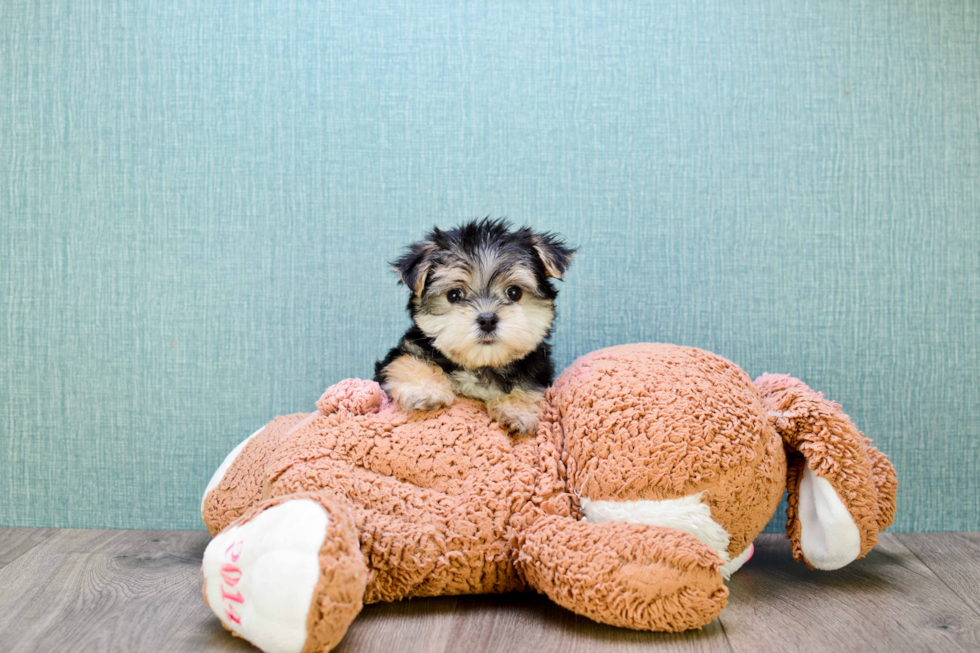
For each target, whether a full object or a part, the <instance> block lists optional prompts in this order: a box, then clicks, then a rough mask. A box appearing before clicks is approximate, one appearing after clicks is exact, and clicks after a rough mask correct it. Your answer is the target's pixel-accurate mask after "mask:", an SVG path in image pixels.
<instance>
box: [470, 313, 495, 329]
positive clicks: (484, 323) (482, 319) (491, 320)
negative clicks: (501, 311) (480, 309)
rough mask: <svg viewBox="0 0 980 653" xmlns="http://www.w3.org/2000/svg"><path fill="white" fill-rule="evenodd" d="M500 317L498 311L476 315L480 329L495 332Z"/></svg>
mask: <svg viewBox="0 0 980 653" xmlns="http://www.w3.org/2000/svg"><path fill="white" fill-rule="evenodd" d="M499 321H500V318H498V317H497V314H496V313H480V314H479V315H478V316H477V317H476V323H477V325H479V327H480V330H481V331H483V332H484V333H493V330H494V329H496V328H497V322H499Z"/></svg>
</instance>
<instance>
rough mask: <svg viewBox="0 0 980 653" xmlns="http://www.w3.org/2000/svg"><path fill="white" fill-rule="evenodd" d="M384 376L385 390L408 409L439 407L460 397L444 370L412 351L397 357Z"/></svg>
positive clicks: (403, 407) (386, 369) (397, 402)
mask: <svg viewBox="0 0 980 653" xmlns="http://www.w3.org/2000/svg"><path fill="white" fill-rule="evenodd" d="M384 376H385V382H384V384H382V387H383V388H384V391H385V392H387V393H388V396H389V397H391V398H392V400H393V401H394V402H395V403H396V404H397V405H398V407H399V408H400V409H402V410H404V411H413V410H436V409H438V408H444V407H446V406H448V405H449V404H451V403H453V401H455V400H456V393H455V392H453V384H452V382H451V381H450V380H449V378H448V377H447V376H446V375H445V374H444V373H443V372H442V370H441V369H440V368H439V367H438V366H436V365H433V364H432V363H427V362H426V361H423V360H420V359H418V358H415V357H414V356H412V355H410V354H405V355H403V356H400V357H398V358H396V359H395V360H393V361H392V362H391V363H390V364H389V365H388V367H386V368H385V370H384Z"/></svg>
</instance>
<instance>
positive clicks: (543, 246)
mask: <svg viewBox="0 0 980 653" xmlns="http://www.w3.org/2000/svg"><path fill="white" fill-rule="evenodd" d="M531 246H532V247H533V248H534V252H535V253H536V254H537V255H538V258H539V259H541V263H543V264H544V271H545V274H547V275H548V276H549V277H554V278H555V279H561V278H562V277H564V276H565V270H567V269H568V266H569V265H570V264H571V262H572V259H573V258H575V252H576V249H575V248H574V247H567V246H566V245H565V241H563V240H562V239H560V238H559V237H558V236H555V235H554V234H552V233H544V234H531Z"/></svg>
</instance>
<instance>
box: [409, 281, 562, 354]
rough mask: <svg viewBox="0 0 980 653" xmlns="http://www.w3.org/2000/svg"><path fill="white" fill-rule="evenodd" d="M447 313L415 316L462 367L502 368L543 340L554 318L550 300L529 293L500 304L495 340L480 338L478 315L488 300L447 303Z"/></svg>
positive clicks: (421, 326)
mask: <svg viewBox="0 0 980 653" xmlns="http://www.w3.org/2000/svg"><path fill="white" fill-rule="evenodd" d="M445 303H446V305H447V306H448V307H450V308H449V309H448V310H446V312H445V313H442V314H434V313H422V312H419V313H417V314H416V316H415V322H416V323H417V324H418V325H419V328H420V329H422V331H423V332H424V333H425V335H427V336H429V337H430V338H432V339H433V340H434V344H435V346H436V348H437V349H439V351H441V352H443V353H444V354H445V355H446V357H447V358H449V360H451V361H452V362H454V363H456V364H457V365H460V366H462V367H466V368H470V369H474V368H480V367H501V366H503V365H506V364H507V363H510V362H511V361H514V360H518V359H520V358H523V357H524V356H527V355H528V354H529V353H531V352H532V351H534V349H535V348H536V347H537V346H538V345H539V344H540V343H541V341H542V340H544V337H545V336H546V335H547V333H548V329H549V328H550V326H551V321H552V320H553V319H554V317H555V309H554V307H553V305H552V303H551V302H549V301H546V300H542V299H538V298H536V297H533V296H530V295H526V296H525V297H523V298H522V299H521V301H520V302H518V303H516V304H506V305H502V306H500V307H499V308H498V309H497V311H496V313H497V315H498V317H499V318H500V322H499V323H498V324H497V331H496V334H495V335H496V340H494V341H493V342H492V343H483V342H481V341H480V335H481V333H480V328H479V326H477V324H476V317H477V315H479V314H480V313H481V312H483V311H484V310H488V309H487V308H486V304H485V303H481V304H478V305H463V306H459V307H455V306H453V305H452V304H449V303H448V302H445Z"/></svg>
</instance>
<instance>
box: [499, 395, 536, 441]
mask: <svg viewBox="0 0 980 653" xmlns="http://www.w3.org/2000/svg"><path fill="white" fill-rule="evenodd" d="M542 399H544V393H541V392H534V391H526V390H514V391H513V392H511V393H510V394H506V395H503V396H501V397H498V398H496V399H491V400H490V401H488V402H487V412H488V413H489V414H490V417H492V418H493V419H494V421H495V422H497V423H498V424H500V425H501V426H503V427H504V428H505V429H507V430H508V431H512V432H514V433H521V434H527V433H534V432H535V431H536V430H537V428H538V411H539V407H540V405H541V400H542Z"/></svg>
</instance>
